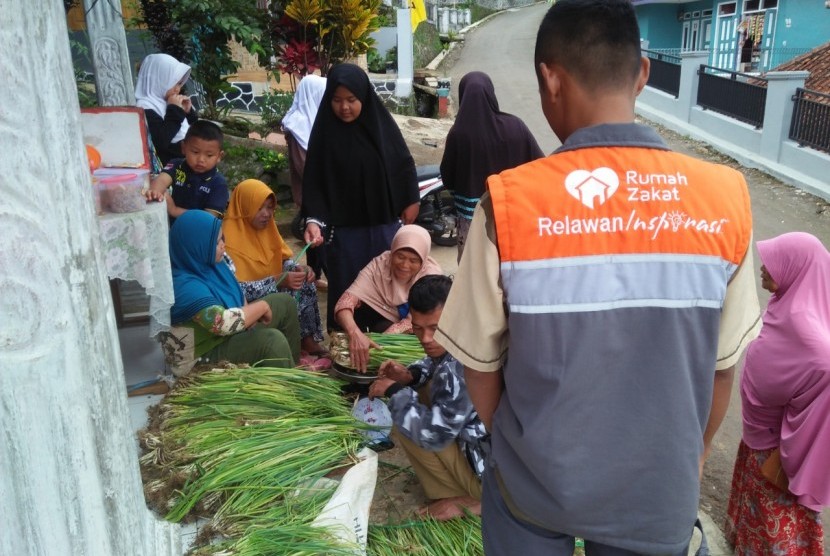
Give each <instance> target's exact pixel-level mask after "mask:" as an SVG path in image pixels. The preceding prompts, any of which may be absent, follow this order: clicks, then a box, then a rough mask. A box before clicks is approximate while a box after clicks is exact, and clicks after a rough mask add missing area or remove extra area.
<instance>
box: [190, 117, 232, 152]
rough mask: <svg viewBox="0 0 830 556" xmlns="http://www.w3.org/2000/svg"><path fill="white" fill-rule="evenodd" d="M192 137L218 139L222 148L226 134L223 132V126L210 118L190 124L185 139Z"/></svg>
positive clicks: (207, 139)
mask: <svg viewBox="0 0 830 556" xmlns="http://www.w3.org/2000/svg"><path fill="white" fill-rule="evenodd" d="M191 137H195V138H197V139H201V140H202V141H216V142H217V143H219V147H220V148H221V147H222V146H223V144H224V142H225V135H224V134H223V133H222V128H220V127H219V126H218V125H216V124H215V123H213V122H211V121H209V120H196V121H195V122H194V123H192V124H190V127H189V128H188V129H187V133H186V134H185V136H184V139H185V141H187V140H188V139H190V138H191Z"/></svg>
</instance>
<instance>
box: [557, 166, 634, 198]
mask: <svg viewBox="0 0 830 556" xmlns="http://www.w3.org/2000/svg"><path fill="white" fill-rule="evenodd" d="M619 186H620V178H619V176H617V173H616V172H615V171H614V170H612V169H611V168H605V167H603V168H597V169H595V170H594V171H592V172H589V171H588V170H574V171H573V172H571V173H570V174H568V177H566V178H565V189H567V191H568V193H570V194H571V195H572V196H573V197H574V198H576V199H577V200H578V201H579V202H581V203H582V204H583V205H585V206H586V207H588V208H595V206H599V205H602V204H603V203H605V201H607V200H608V199H610V198H611V196H612V195H613V194H614V192H615V191H617V188H618V187H619ZM595 203H596V205H595Z"/></svg>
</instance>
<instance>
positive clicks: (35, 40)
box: [0, 0, 182, 556]
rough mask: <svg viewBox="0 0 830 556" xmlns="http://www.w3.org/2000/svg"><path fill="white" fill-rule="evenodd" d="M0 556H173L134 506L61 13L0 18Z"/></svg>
mask: <svg viewBox="0 0 830 556" xmlns="http://www.w3.org/2000/svg"><path fill="white" fill-rule="evenodd" d="M0 27H2V29H3V32H2V33H0V71H1V72H2V75H3V79H4V86H3V87H0V106H2V107H3V109H0V151H2V152H4V153H14V154H13V156H10V155H6V156H2V157H0V195H2V198H3V202H2V203H0V221H2V222H3V224H4V226H3V228H4V241H3V242H0V286H2V289H3V292H4V295H3V298H2V301H0V313H2V315H3V316H4V317H5V318H3V319H2V321H0V437H1V438H2V441H0V469H2V472H0V516H2V526H1V527H2V529H0V530H1V531H2V532H0V554H3V555H7V554H8V555H15V556H16V555H29V554H31V555H51V554H60V555H61V556H63V555H66V556H81V555H89V556H91V555H138V554H141V555H145V554H146V555H150V554H152V555H158V556H178V555H179V554H181V552H182V549H181V541H180V539H179V532H178V527H177V526H174V525H172V524H170V523H167V522H164V521H162V520H159V519H158V518H156V517H154V516H153V515H152V514H151V513H150V511H149V510H148V509H147V507H146V504H145V501H144V494H143V491H142V484H141V476H140V473H139V467H138V458H137V457H136V456H137V448H136V440H135V437H134V436H133V434H132V432H131V427H130V424H129V414H128V411H127V396H126V385H125V382H124V370H123V364H122V361H121V353H120V350H119V344H118V334H117V330H116V326H115V312H114V310H113V307H112V298H111V296H110V292H109V286H108V280H107V276H106V272H105V270H104V264H103V261H102V257H103V254H102V252H101V248H100V241H99V237H98V235H99V232H98V224H97V220H96V217H95V208H94V203H93V198H92V195H93V192H92V187H91V182H90V176H89V167H88V165H87V161H86V154H85V151H84V145H83V138H82V137H81V125H80V110H79V106H78V98H77V95H76V92H75V81H74V76H73V74H72V62H71V57H70V54H69V45H68V42H67V40H66V36H67V26H66V17H65V14H64V11H63V9H62V6H61V4H60V3H57V2H53V1H52V0H9V1H6V2H4V4H3V10H2V12H1V13H0Z"/></svg>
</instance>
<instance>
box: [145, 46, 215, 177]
mask: <svg viewBox="0 0 830 556" xmlns="http://www.w3.org/2000/svg"><path fill="white" fill-rule="evenodd" d="M189 77H190V66H188V65H187V64H183V63H181V62H179V61H178V60H176V59H175V58H173V57H172V56H170V55H168V54H150V55H149V56H147V57H146V58H144V61H143V62H141V67H140V68H139V70H138V82H137V83H136V86H135V100H136V106H140V107H141V108H144V115H145V116H146V118H147V128H148V131H149V133H150V137H151V138H152V140H153V146H154V147H155V148H156V153H157V154H158V156H159V158H160V159H161V163H162V164H167V162H168V161H170V160H171V159H173V158H181V157H182V156H183V155H182V148H181V141H182V139H184V136H185V133H187V128H188V127H190V124H191V123H193V122H195V121H196V120H197V119H199V116H198V114H197V113H196V110H195V109H194V108H193V105H192V104H191V102H190V97H188V96H187V95H183V94H181V90H182V87H183V86H184V84H185V83H186V82H187V80H188V78H189Z"/></svg>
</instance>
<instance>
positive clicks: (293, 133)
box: [282, 75, 326, 206]
mask: <svg viewBox="0 0 830 556" xmlns="http://www.w3.org/2000/svg"><path fill="white" fill-rule="evenodd" d="M325 91H326V78H325V77H320V76H318V75H306V76H305V77H303V78H302V79H301V80H300V84H299V85H297V92H296V93H294V102H293V104H291V108H289V109H288V112H286V113H285V117H283V119H282V127H283V129H284V130H285V142H286V143H287V144H288V158H289V168H290V171H291V194H292V196H293V197H294V202H295V203H296V204H297V206H300V205H301V204H302V194H303V168H304V167H305V153H306V150H308V137H309V136H310V135H311V126H313V125H314V118H316V117H317V108H319V106H320V101H321V100H322V98H323V93H324V92H325Z"/></svg>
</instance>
